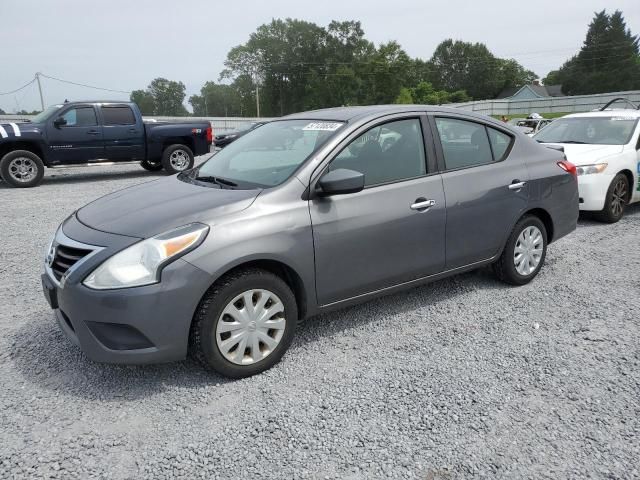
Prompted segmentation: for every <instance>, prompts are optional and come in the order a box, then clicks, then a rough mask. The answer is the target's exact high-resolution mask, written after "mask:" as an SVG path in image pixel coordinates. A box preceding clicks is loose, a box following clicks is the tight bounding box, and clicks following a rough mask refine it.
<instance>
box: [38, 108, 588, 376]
mask: <svg viewBox="0 0 640 480" xmlns="http://www.w3.org/2000/svg"><path fill="white" fill-rule="evenodd" d="M577 218H578V190H577V182H576V170H575V167H574V166H573V165H572V164H570V163H569V162H567V161H566V160H565V158H564V155H563V154H562V152H559V151H557V150H552V149H549V148H546V147H544V146H541V145H539V144H537V143H536V142H535V141H533V140H531V139H529V138H528V137H525V136H523V135H521V134H519V133H517V132H515V131H513V130H511V129H510V128H509V127H508V126H506V125H504V124H503V123H500V122H497V121H494V120H492V119H490V118H488V117H484V116H480V115H475V114H472V113H466V112H461V111H459V110H453V109H447V108H444V107H423V106H373V107H350V108H338V109H328V110H319V111H314V112H308V113H300V114H296V115H291V116H288V117H284V118H282V119H280V120H277V121H274V122H271V123H268V124H266V125H264V126H263V127H261V128H259V129H256V130H254V131H252V132H250V133H248V134H247V135H245V136H243V137H242V138H240V139H238V140H237V141H236V142H234V143H232V144H231V145H229V146H228V147H227V148H225V149H224V150H222V151H221V152H219V153H218V154H216V155H215V156H213V157H212V158H211V159H210V160H208V161H207V162H206V163H204V164H202V165H201V166H199V167H197V168H195V169H192V170H189V171H186V172H183V173H181V174H178V175H175V176H172V177H168V178H164V179H160V180H157V181H153V182H149V183H146V184H143V185H139V186H136V187H132V188H128V189H125V190H122V191H120V192H116V193H113V194H110V195H107V196H105V197H103V198H101V199H99V200H96V201H95V202H93V203H90V204H89V205H87V206H85V207H83V208H81V209H79V210H78V211H77V212H75V213H74V214H73V215H71V216H70V217H69V218H68V219H67V220H66V221H65V222H63V224H62V225H61V226H60V228H59V229H58V231H57V232H56V234H55V237H54V238H53V240H52V242H51V246H50V248H49V253H48V255H47V258H46V262H45V273H44V274H43V275H42V283H43V288H44V292H45V297H46V298H47V300H48V302H49V304H50V305H51V307H52V308H53V309H54V311H55V315H56V317H57V320H58V323H59V325H60V328H61V329H62V330H63V331H64V333H65V334H66V336H67V337H68V338H69V339H70V340H71V341H72V342H74V343H76V344H77V345H79V347H80V348H81V349H82V350H83V351H84V352H85V353H86V355H87V356H88V357H90V358H92V359H94V360H96V361H100V362H113V363H150V362H165V361H171V360H179V359H183V358H185V356H186V355H187V354H188V353H191V354H192V355H193V356H194V357H196V358H197V359H199V360H200V361H201V362H202V363H203V364H204V365H205V366H207V367H209V368H211V369H213V370H215V371H217V372H219V373H221V374H223V375H226V376H229V377H235V378H239V377H245V376H249V375H253V374H256V373H258V372H261V371H263V370H265V369H267V368H269V367H271V366H272V365H274V364H275V363H276V362H277V361H278V360H279V359H280V358H281V357H282V355H283V354H284V353H285V351H286V349H287V348H288V346H289V345H290V343H291V341H292V338H293V336H294V333H295V330H296V326H297V325H298V322H299V320H302V319H305V318H307V317H310V316H312V315H316V314H318V313H321V312H326V311H330V310H332V309H336V308H341V307H345V306H348V305H352V304H355V303H358V302H362V301H366V300H368V299H372V298H376V297H379V296H381V295H385V294H389V293H392V292H395V291H398V290H401V289H406V288H410V287H413V286H416V285H419V284H423V283H426V282H429V281H433V280H437V279H440V278H443V277H446V276H449V275H454V274H457V273H460V272H464V271H467V270H471V269H475V268H478V267H481V266H484V265H493V268H494V270H495V272H496V274H497V276H498V277H499V278H500V279H501V280H503V281H505V282H506V283H509V284H513V285H522V284H525V283H528V282H530V281H531V280H532V279H533V278H534V277H535V276H536V275H537V274H538V272H539V271H540V268H541V267H542V265H543V264H544V260H545V254H546V250H547V246H548V244H549V243H551V242H553V241H555V240H557V239H559V238H561V237H562V236H564V235H566V234H568V233H570V232H571V231H572V230H574V229H575V228H576V221H577Z"/></svg>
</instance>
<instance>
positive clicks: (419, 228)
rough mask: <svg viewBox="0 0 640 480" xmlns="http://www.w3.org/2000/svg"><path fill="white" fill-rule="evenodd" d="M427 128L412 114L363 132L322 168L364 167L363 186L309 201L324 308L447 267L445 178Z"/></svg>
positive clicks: (358, 169)
mask: <svg viewBox="0 0 640 480" xmlns="http://www.w3.org/2000/svg"><path fill="white" fill-rule="evenodd" d="M425 126H426V124H423V123H422V119H421V118H420V116H417V115H414V116H413V117H408V118H407V117H404V116H401V117H399V118H396V119H395V120H393V121H387V122H384V123H380V124H377V125H374V126H372V127H370V128H367V129H364V131H362V132H361V133H360V134H358V135H357V136H356V137H355V138H353V140H352V141H350V142H348V143H347V144H346V145H345V146H344V148H342V150H341V151H340V152H339V153H338V154H337V155H336V156H335V157H334V158H333V159H332V161H331V162H330V164H329V165H328V166H327V167H325V168H324V169H323V172H326V171H328V170H333V169H338V168H347V169H351V170H355V171H359V172H360V173H363V174H364V176H365V185H366V186H365V189H364V190H362V191H361V192H358V193H353V194H347V195H336V196H332V197H328V198H314V199H312V200H310V201H309V211H310V215H311V222H312V228H313V240H314V248H315V265H316V291H317V297H318V302H319V303H320V304H321V305H327V304H331V303H335V302H338V301H340V300H345V299H348V298H351V297H356V296H358V295H362V294H366V293H369V292H373V291H376V290H379V289H384V288H386V287H390V286H393V285H397V284H400V283H402V282H407V281H411V280H414V279H417V278H420V277H424V276H427V275H430V274H434V273H438V272H440V271H441V270H442V269H443V267H444V260H445V251H444V235H445V210H444V196H443V190H442V180H441V178H440V175H438V174H437V173H436V174H434V173H433V171H434V170H435V159H434V154H433V153H432V150H431V147H432V142H431V141H430V142H429V146H430V148H429V149H427V150H426V155H425V143H424V140H423V127H425ZM426 133H427V134H429V135H430V133H429V132H428V129H427V132H426ZM427 158H429V159H431V160H433V162H432V163H431V165H430V166H429V167H428V166H427ZM427 205H429V206H427Z"/></svg>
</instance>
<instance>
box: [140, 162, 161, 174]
mask: <svg viewBox="0 0 640 480" xmlns="http://www.w3.org/2000/svg"><path fill="white" fill-rule="evenodd" d="M140 166H141V167H142V168H144V169H145V170H148V171H150V172H159V171H160V170H162V162H150V161H149V160H142V161H141V162H140Z"/></svg>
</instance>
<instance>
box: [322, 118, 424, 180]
mask: <svg viewBox="0 0 640 480" xmlns="http://www.w3.org/2000/svg"><path fill="white" fill-rule="evenodd" d="M329 168H330V170H336V169H338V168H347V169H349V170H355V171H356V172H360V173H363V174H364V180H365V186H371V185H379V184H383V183H390V182H398V181H401V180H407V179H410V178H415V177H420V176H423V175H425V174H426V162H425V152H424V141H423V139H422V127H421V124H420V120H418V119H417V118H416V119H408V120H398V121H395V122H389V123H385V124H384V125H378V126H376V127H373V128H372V129H370V130H367V131H366V132H365V133H363V134H362V135H360V136H359V137H357V138H356V139H355V140H353V141H352V142H351V143H350V144H349V145H348V146H347V147H346V148H345V149H344V150H342V152H340V154H339V155H338V156H337V157H336V158H335V159H334V160H333V162H331V166H330V167H329Z"/></svg>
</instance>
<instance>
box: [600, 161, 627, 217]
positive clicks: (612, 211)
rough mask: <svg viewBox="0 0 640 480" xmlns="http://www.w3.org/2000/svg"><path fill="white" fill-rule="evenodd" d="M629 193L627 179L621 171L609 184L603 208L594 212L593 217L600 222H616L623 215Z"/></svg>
mask: <svg viewBox="0 0 640 480" xmlns="http://www.w3.org/2000/svg"><path fill="white" fill-rule="evenodd" d="M629 193H630V191H629V181H628V180H627V177H626V176H625V175H624V174H623V173H619V174H618V175H616V176H615V177H614V178H613V181H612V182H611V185H609V189H608V190H607V196H606V197H605V201H604V208H603V209H602V210H601V211H599V212H598V213H596V214H595V218H596V219H597V220H600V221H601V222H606V223H616V222H617V221H618V220H620V219H621V218H622V215H624V207H625V206H626V205H627V203H628V202H629Z"/></svg>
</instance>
